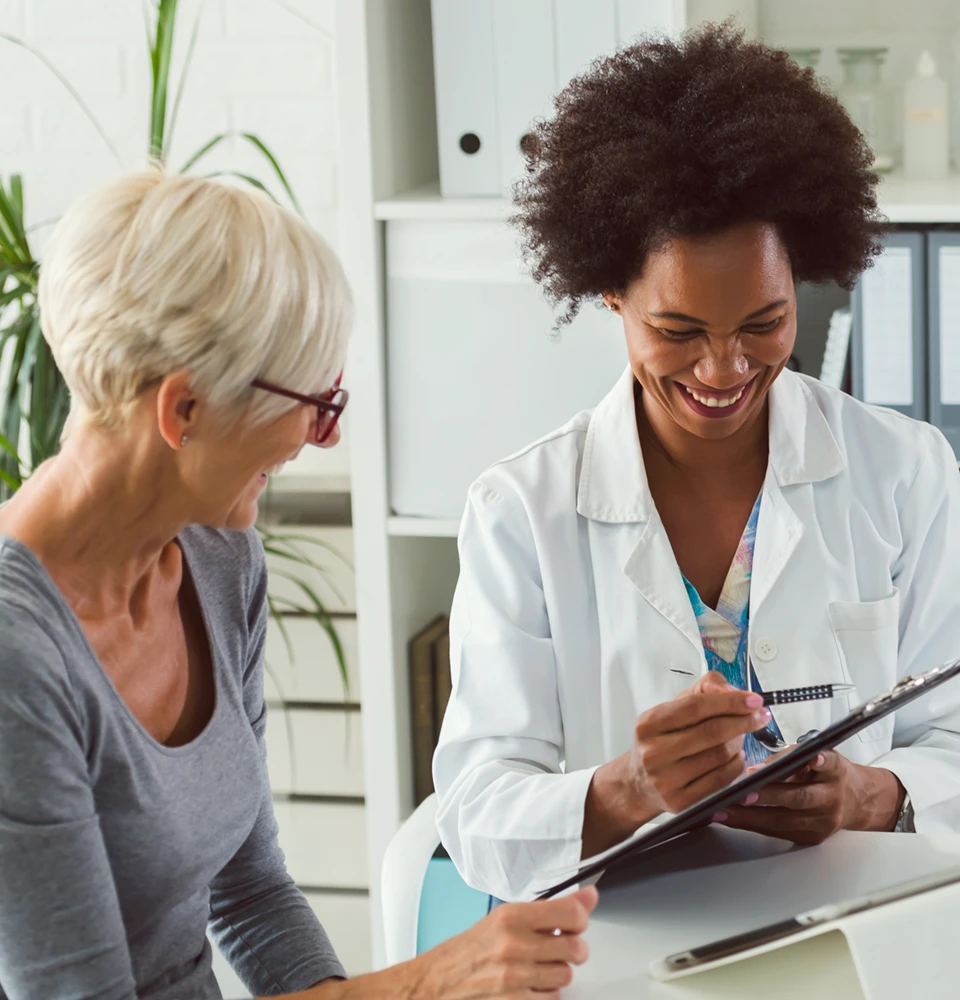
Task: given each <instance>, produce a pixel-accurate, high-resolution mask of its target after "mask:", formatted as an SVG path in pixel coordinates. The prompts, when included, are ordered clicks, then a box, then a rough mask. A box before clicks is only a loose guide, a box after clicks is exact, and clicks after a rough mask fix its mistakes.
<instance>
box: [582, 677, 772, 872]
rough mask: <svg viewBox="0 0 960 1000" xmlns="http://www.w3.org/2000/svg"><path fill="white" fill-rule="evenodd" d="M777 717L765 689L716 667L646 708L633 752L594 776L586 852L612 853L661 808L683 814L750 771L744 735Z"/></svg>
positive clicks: (585, 826)
mask: <svg viewBox="0 0 960 1000" xmlns="http://www.w3.org/2000/svg"><path fill="white" fill-rule="evenodd" d="M771 718H772V716H771V714H770V710H769V709H768V708H764V707H763V700H762V698H761V696H760V695H758V694H751V693H750V692H748V691H741V690H739V689H738V688H735V687H733V686H731V685H730V684H728V683H727V682H726V680H724V678H723V676H722V675H721V674H719V673H717V672H715V671H711V672H709V673H707V674H704V676H703V677H701V678H700V679H699V680H698V681H697V682H696V683H695V684H694V685H692V686H691V687H690V688H688V689H687V690H686V691H683V692H681V693H680V694H679V695H677V696H676V698H674V699H673V700H672V701H667V702H664V703H663V704H661V705H657V706H656V707H654V708H651V709H649V710H648V711H646V712H644V713H643V714H642V715H641V716H640V717H639V718H638V719H637V724H636V727H635V729H634V739H633V746H632V747H631V749H630V750H629V751H628V752H627V753H625V754H623V755H621V756H620V757H618V758H617V759H616V760H613V761H611V762H610V763H609V764H604V765H603V766H601V767H599V768H598V769H597V771H596V772H595V773H594V776H593V780H592V781H591V784H590V789H589V791H588V793H587V803H586V810H585V815H584V824H583V856H584V857H589V856H590V855H591V854H594V853H596V852H597V851H600V850H604V849H605V848H607V847H609V846H610V845H611V844H615V843H617V842H618V841H620V840H622V839H623V838H624V837H627V836H629V835H630V834H631V833H633V832H634V830H636V829H637V828H638V827H640V826H642V825H643V824H644V823H646V822H649V821H650V820H651V819H654V818H655V817H657V816H659V815H660V814H661V813H664V812H670V813H678V812H682V811H683V810H684V809H687V808H688V807H690V806H692V805H694V804H695V803H697V802H699V801H700V800H701V799H704V798H706V797H707V796H708V795H711V794H712V793H713V792H716V791H719V790H720V789H721V788H725V787H726V786H727V785H729V784H730V782H731V781H734V780H735V779H736V778H738V777H740V775H741V774H742V773H743V771H744V767H745V765H744V756H743V737H744V735H746V734H747V733H750V732H753V731H754V730H757V729H762V728H763V727H764V726H766V725H768V724H769V722H770V719H771Z"/></svg>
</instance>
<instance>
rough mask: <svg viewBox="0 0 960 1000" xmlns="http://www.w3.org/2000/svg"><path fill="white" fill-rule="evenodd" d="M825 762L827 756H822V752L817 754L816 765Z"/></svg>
mask: <svg viewBox="0 0 960 1000" xmlns="http://www.w3.org/2000/svg"><path fill="white" fill-rule="evenodd" d="M826 762H827V758H826V757H824V756H823V754H822V753H820V754H817V767H823V765H824V764H825V763H826Z"/></svg>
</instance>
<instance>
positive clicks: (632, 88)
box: [512, 22, 886, 323]
mask: <svg viewBox="0 0 960 1000" xmlns="http://www.w3.org/2000/svg"><path fill="white" fill-rule="evenodd" d="M554 108H555V113H554V115H553V117H552V118H550V119H548V120H546V121H543V122H539V123H538V124H537V125H536V127H535V132H534V133H533V136H532V137H531V140H532V141H530V142H528V144H527V146H526V149H527V150H528V155H527V162H528V175H527V177H526V178H525V179H523V180H521V181H520V182H518V184H517V185H516V188H515V190H514V197H515V201H516V205H517V213H516V214H515V215H514V216H513V220H512V221H513V222H514V223H515V224H516V225H518V226H519V228H520V231H521V234H522V246H523V253H524V257H525V258H526V260H527V262H528V264H529V265H530V266H531V270H532V273H533V276H534V278H535V279H536V281H538V282H539V283H540V284H541V285H542V286H543V288H544V289H545V291H546V293H547V295H548V297H549V298H550V299H551V300H552V301H553V302H554V303H555V304H557V305H561V306H563V305H565V307H566V313H565V315H564V316H563V317H562V318H561V320H560V322H561V323H564V322H569V321H570V320H571V319H572V318H573V317H574V316H576V314H577V312H578V311H579V309H580V306H581V304H582V303H583V301H584V300H586V299H590V298H593V297H596V296H599V295H601V294H603V293H604V292H608V291H614V292H620V293H622V292H623V291H625V289H626V287H627V285H628V284H629V283H630V281H631V280H633V279H634V278H635V277H637V276H638V275H639V274H640V272H641V268H642V266H643V262H644V260H645V259H646V257H647V255H648V254H649V253H650V251H651V250H654V249H656V248H657V247H658V246H661V245H662V244H663V243H664V242H665V241H666V240H669V239H670V238H672V237H677V236H684V237H695V236H704V235H710V234H712V233H717V232H721V231H722V230H724V229H726V228H728V227H730V226H733V225H737V224H738V223H742V222H747V221H762V222H769V223H772V224H773V225H775V226H776V227H777V230H778V232H779V234H780V238H781V239H782V240H783V243H784V246H785V248H786V250H787V253H788V255H789V258H790V262H791V266H792V268H793V272H794V277H795V279H796V280H797V281H798V282H803V281H810V282H818V283H819V282H828V281H835V282H837V283H838V284H839V285H840V286H841V287H843V288H847V289H850V288H852V286H853V285H854V283H855V281H856V278H857V276H858V275H859V274H860V273H861V272H862V271H863V270H864V269H865V268H867V267H869V266H870V265H871V263H872V259H873V257H875V256H876V255H877V254H879V253H880V252H881V238H882V235H883V233H884V232H885V230H886V226H885V224H884V222H885V220H884V219H883V217H882V216H881V215H880V213H879V211H878V209H877V198H876V185H877V180H878V178H877V176H876V174H875V173H873V170H872V163H873V155H872V153H871V152H870V149H869V147H868V146H867V143H866V140H865V139H864V137H863V135H862V134H861V133H860V131H859V130H858V129H857V127H856V126H855V125H854V124H853V122H852V121H851V120H850V118H849V116H848V115H847V113H846V111H845V110H844V109H843V107H842V105H841V104H840V102H839V101H838V100H837V99H836V98H835V97H833V96H832V95H831V94H829V93H828V92H827V91H826V90H824V88H823V87H822V86H821V84H820V83H819V82H818V81H817V78H816V77H815V76H814V73H813V70H811V69H801V68H800V67H799V66H797V65H796V64H795V63H794V62H793V61H792V60H791V59H790V58H789V56H788V55H787V54H786V53H785V52H783V51H780V50H777V49H773V48H770V47H768V46H766V45H762V44H760V43H758V42H748V41H746V40H745V39H744V37H743V33H742V32H741V31H738V30H737V29H736V28H735V27H734V26H733V25H732V24H731V23H730V22H727V23H724V24H721V25H716V24H708V25H705V26H703V27H701V28H698V29H695V30H692V31H689V32H687V33H686V34H685V35H684V36H683V37H682V38H681V39H680V40H671V39H667V38H652V39H646V40H642V41H640V42H639V43H637V44H635V45H632V46H630V47H628V48H625V49H622V50H620V51H619V52H617V53H616V54H615V55H612V56H610V57H609V58H606V59H602V60H600V61H598V62H596V63H594V65H593V66H592V67H591V68H590V70H589V71H587V72H586V73H584V74H583V75H582V76H579V77H577V78H575V79H574V80H573V81H572V82H571V83H570V84H569V85H568V86H567V87H566V89H565V90H563V91H562V92H561V93H560V94H559V95H558V96H557V97H556V99H555V101H554Z"/></svg>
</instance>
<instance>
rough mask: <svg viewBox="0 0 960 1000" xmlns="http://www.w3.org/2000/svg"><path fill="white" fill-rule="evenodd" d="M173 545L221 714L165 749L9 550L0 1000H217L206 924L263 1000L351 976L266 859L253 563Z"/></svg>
mask: <svg viewBox="0 0 960 1000" xmlns="http://www.w3.org/2000/svg"><path fill="white" fill-rule="evenodd" d="M179 541H180V544H181V547H182V549H183V553H184V557H185V562H186V565H187V567H188V569H189V572H190V573H191V574H192V576H193V580H194V582H195V586H196V590H197V593H198V594H199V597H200V602H201V606H202V610H203V616H204V620H205V623H206V627H207V634H208V638H209V641H210V648H211V654H212V659H213V666H214V672H215V680H216V706H215V708H214V712H213V715H212V717H211V719H210V722H209V723H208V725H207V726H206V728H205V729H204V730H203V732H202V733H201V734H200V735H199V736H198V737H197V738H196V739H194V740H193V741H192V742H191V743H188V744H186V745H185V746H182V747H175V748H172V747H166V746H163V745H162V744H160V743H158V742H157V741H156V740H154V739H153V738H152V737H151V736H150V735H149V734H148V733H147V732H146V731H145V729H144V728H143V726H141V725H140V723H139V722H138V721H137V720H136V718H135V717H134V716H133V714H132V713H131V712H130V710H129V709H128V707H127V705H126V704H125V702H124V701H123V700H122V699H121V698H120V696H119V694H118V693H117V691H116V689H115V688H114V686H113V684H112V683H111V681H110V680H109V678H108V677H107V675H106V673H105V672H104V670H103V668H102V666H101V664H100V662H99V661H98V659H97V657H96V656H95V654H94V652H93V650H92V648H91V647H90V644H89V643H88V641H87V639H86V637H85V635H84V633H83V631H82V629H81V627H80V624H79V622H78V620H77V618H76V616H75V615H74V614H73V612H72V611H71V609H70V607H69V606H68V605H67V603H66V602H65V600H64V598H63V596H62V595H61V594H60V592H59V590H58V589H57V588H56V586H55V585H54V583H53V581H52V580H51V579H50V577H49V575H48V574H47V573H46V571H45V570H44V568H43V566H42V565H41V564H40V562H39V561H38V560H37V558H36V557H35V556H34V555H33V554H32V553H31V552H30V551H29V550H28V549H27V548H25V547H24V546H23V545H21V544H20V543H18V542H16V541H13V540H11V539H9V538H4V537H2V536H0V998H3V997H6V998H8V1000H52V998H57V1000H133V998H138V1000H147V998H149V1000H194V998H196V1000H200V998H203V1000H208V998H216V997H219V996H220V991H219V989H218V987H217V984H216V981H215V979H214V976H213V973H212V971H211V967H210V963H211V954H210V947H209V944H208V942H207V938H206V931H207V927H208V923H209V927H210V930H211V931H212V934H213V937H214V939H215V940H216V941H217V944H218V946H219V947H220V949H221V950H222V951H223V952H224V954H225V955H226V956H227V958H228V959H229V960H230V962H231V964H232V965H233V967H234V969H235V970H236V971H237V973H238V975H239V976H240V978H241V979H242V980H243V981H244V983H245V984H246V985H247V987H248V989H250V990H251V992H252V993H254V995H257V996H262V995H273V994H278V993H284V992H290V991H295V990H302V989H306V988H308V987H309V986H312V985H313V984H315V983H317V982H319V981H320V980H323V979H326V978H328V977H330V976H343V975H344V972H343V969H342V967H341V966H340V964H339V962H338V961H337V958H336V955H335V954H334V952H333V949H332V947H331V945H330V942H329V940H328V938H327V936H326V934H325V932H324V930H323V928H322V927H321V926H320V924H319V923H318V921H317V919H316V917H315V916H314V914H313V912H312V910H311V909H310V907H309V906H308V904H307V902H306V900H305V899H304V898H303V896H302V895H301V894H300V893H299V891H298V890H297V889H296V887H295V886H294V884H293V880H292V879H291V878H290V876H289V875H288V874H287V871H286V867H285V865H284V858H283V854H282V852H281V850H280V848H279V846H278V844H277V825H276V821H275V820H274V815H273V807H272V803H271V797H270V788H269V784H268V780H267V773H266V764H265V752H264V742H263V731H264V726H265V722H266V707H265V704H264V697H263V648H264V639H265V632H266V622H267V604H266V568H265V565H264V556H263V548H262V546H261V545H260V542H259V539H258V538H257V536H256V534H255V533H253V532H244V533H240V532H229V531H214V530H212V529H208V528H200V527H194V528H190V529H188V530H187V531H185V532H183V534H182V535H181V536H180V539H179ZM143 667H144V669H149V664H144V665H143Z"/></svg>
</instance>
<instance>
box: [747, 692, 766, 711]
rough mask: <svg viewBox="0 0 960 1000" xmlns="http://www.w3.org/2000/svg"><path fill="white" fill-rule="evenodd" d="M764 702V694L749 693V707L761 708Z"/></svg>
mask: <svg viewBox="0 0 960 1000" xmlns="http://www.w3.org/2000/svg"><path fill="white" fill-rule="evenodd" d="M762 704H763V695H762V694H748V695H747V708H759V707H760V706H761V705H762Z"/></svg>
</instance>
